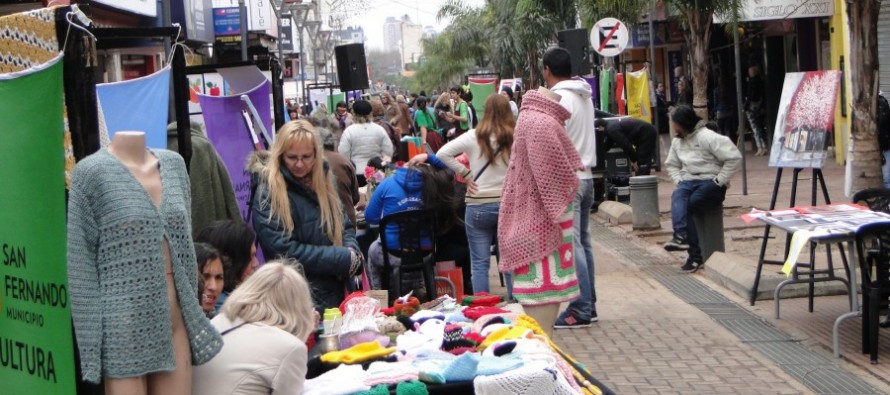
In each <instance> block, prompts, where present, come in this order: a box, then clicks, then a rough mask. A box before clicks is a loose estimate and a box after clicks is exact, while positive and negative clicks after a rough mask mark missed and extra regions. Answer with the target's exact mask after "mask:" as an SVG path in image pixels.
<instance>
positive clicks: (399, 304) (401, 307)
mask: <svg viewBox="0 0 890 395" xmlns="http://www.w3.org/2000/svg"><path fill="white" fill-rule="evenodd" d="M393 310H394V312H395V314H396V315H403V316H406V317H410V316H412V315H414V313H416V312H417V311H418V310H420V299H417V298H415V297H413V296H410V297H408V301H407V302H403V301H402V300H401V299H396V300H395V302H393Z"/></svg>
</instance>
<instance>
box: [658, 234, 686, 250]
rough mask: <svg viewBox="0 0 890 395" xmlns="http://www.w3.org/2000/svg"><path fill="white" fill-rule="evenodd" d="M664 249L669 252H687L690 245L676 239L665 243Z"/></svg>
mask: <svg viewBox="0 0 890 395" xmlns="http://www.w3.org/2000/svg"><path fill="white" fill-rule="evenodd" d="M664 249H665V250H668V251H686V250H688V249H689V244H688V243H686V240H683V239H681V238H679V237H674V238H673V239H671V241H668V242H667V243H664Z"/></svg>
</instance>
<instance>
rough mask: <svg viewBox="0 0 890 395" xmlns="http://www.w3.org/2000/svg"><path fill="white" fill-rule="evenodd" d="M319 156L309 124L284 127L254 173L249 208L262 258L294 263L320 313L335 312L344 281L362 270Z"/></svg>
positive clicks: (317, 140) (346, 220)
mask: <svg viewBox="0 0 890 395" xmlns="http://www.w3.org/2000/svg"><path fill="white" fill-rule="evenodd" d="M322 152H323V151H322V145H321V138H319V136H318V132H317V131H316V130H315V128H313V127H312V125H311V124H309V122H306V121H303V120H300V121H291V122H288V123H287V124H285V125H284V126H282V127H281V129H279V130H278V134H277V137H276V139H275V143H274V144H273V146H272V150H271V151H270V152H269V158H268V160H266V163H264V164H263V165H262V166H261V167H259V168H258V170H260V173H261V176H260V179H261V180H260V183H259V186H258V188H257V192H256V198H255V199H254V202H253V205H252V208H251V210H252V217H253V227H254V229H256V233H257V240H258V241H259V243H260V246H261V247H262V249H263V254H264V256H265V257H266V258H267V259H275V258H279V257H283V258H295V259H297V260H298V261H299V262H300V263H301V264H302V265H303V269H304V271H305V273H306V279H307V280H309V284H310V288H311V291H312V300H313V301H314V302H315V306H316V308H319V309H321V308H327V307H335V306H339V305H340V303H341V302H342V301H343V298H344V296H345V285H346V283H347V279H349V278H350V277H352V276H354V275H355V274H357V273H358V272H359V270H360V269H361V267H362V256H361V253H359V252H358V251H359V247H358V243H356V241H355V229H354V228H353V227H352V224H351V223H350V221H349V218H348V217H347V216H346V214H344V212H343V210H342V208H341V205H340V199H339V198H338V197H337V190H336V188H335V187H334V182H333V178H334V176H333V175H332V174H331V172H330V170H329V169H328V165H327V162H325V160H324V156H323V155H322Z"/></svg>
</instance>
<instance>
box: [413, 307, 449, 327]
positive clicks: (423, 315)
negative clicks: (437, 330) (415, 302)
mask: <svg viewBox="0 0 890 395" xmlns="http://www.w3.org/2000/svg"><path fill="white" fill-rule="evenodd" d="M403 311H404V308H403ZM430 318H436V319H440V320H444V319H445V314H442V313H440V312H438V311H434V310H420V311H418V312H416V313H414V314H412V315H411V320H413V321H414V322H417V323H419V324H422V323H423V322H424V321H426V320H428V319H430Z"/></svg>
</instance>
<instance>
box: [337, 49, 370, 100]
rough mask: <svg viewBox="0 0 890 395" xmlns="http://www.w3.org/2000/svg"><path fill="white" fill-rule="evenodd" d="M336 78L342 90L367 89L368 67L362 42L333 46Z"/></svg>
mask: <svg viewBox="0 0 890 395" xmlns="http://www.w3.org/2000/svg"><path fill="white" fill-rule="evenodd" d="M334 56H335V57H336V58H337V78H339V79H340V90H341V91H343V92H347V91H355V90H362V89H368V67H367V65H366V62H365V45H364V44H346V45H340V46H337V47H335V48H334Z"/></svg>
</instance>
